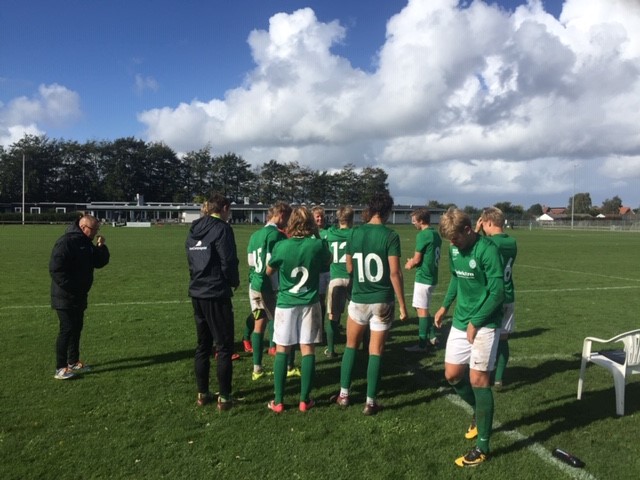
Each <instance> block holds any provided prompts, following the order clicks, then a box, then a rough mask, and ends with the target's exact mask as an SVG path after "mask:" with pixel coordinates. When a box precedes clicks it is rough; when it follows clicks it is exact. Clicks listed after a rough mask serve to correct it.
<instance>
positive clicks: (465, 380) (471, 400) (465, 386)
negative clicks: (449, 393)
mask: <svg viewBox="0 0 640 480" xmlns="http://www.w3.org/2000/svg"><path fill="white" fill-rule="evenodd" d="M451 386H452V387H453V389H454V390H455V391H456V393H457V394H458V396H459V397H460V398H461V399H462V400H464V401H465V402H467V403H468V404H469V405H471V406H472V407H474V408H475V406H476V396H475V395H474V393H473V388H472V387H471V383H470V382H469V375H468V374H466V375H464V376H463V377H462V379H461V380H460V381H459V382H458V383H455V384H453V383H452V384H451Z"/></svg>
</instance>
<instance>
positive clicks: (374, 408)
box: [362, 402, 382, 415]
mask: <svg viewBox="0 0 640 480" xmlns="http://www.w3.org/2000/svg"><path fill="white" fill-rule="evenodd" d="M381 410H382V405H380V404H379V403H377V402H372V403H367V404H365V406H364V410H362V413H364V414H365V415H375V414H376V413H378V412H379V411H381Z"/></svg>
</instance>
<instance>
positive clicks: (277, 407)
mask: <svg viewBox="0 0 640 480" xmlns="http://www.w3.org/2000/svg"><path fill="white" fill-rule="evenodd" d="M267 408H268V409H269V410H271V411H272V412H274V413H282V412H284V403H278V404H276V402H275V400H271V401H270V402H269V403H267Z"/></svg>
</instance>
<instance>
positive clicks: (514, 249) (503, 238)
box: [489, 233, 518, 303]
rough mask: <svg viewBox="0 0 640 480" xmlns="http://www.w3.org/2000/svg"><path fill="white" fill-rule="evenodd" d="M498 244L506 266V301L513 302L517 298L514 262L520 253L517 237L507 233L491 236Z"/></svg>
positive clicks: (503, 263)
mask: <svg viewBox="0 0 640 480" xmlns="http://www.w3.org/2000/svg"><path fill="white" fill-rule="evenodd" d="M489 238H490V239H491V241H492V242H493V243H495V244H496V245H497V246H498V250H499V251H500V256H501V257H502V265H503V266H504V303H513V302H515V299H516V291H515V286H514V284H513V264H514V263H515V262H516V256H517V255H518V246H517V245H516V239H515V238H513V237H510V236H509V235H507V234H506V233H498V234H496V235H491V236H490V237H489Z"/></svg>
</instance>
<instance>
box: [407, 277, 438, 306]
mask: <svg viewBox="0 0 640 480" xmlns="http://www.w3.org/2000/svg"><path fill="white" fill-rule="evenodd" d="M435 289H436V287H435V286H434V285H427V284H426V283H418V282H416V283H414V284H413V303H412V306H413V308H424V309H425V310H429V303H430V302H431V295H432V294H433V291H434V290H435Z"/></svg>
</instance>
